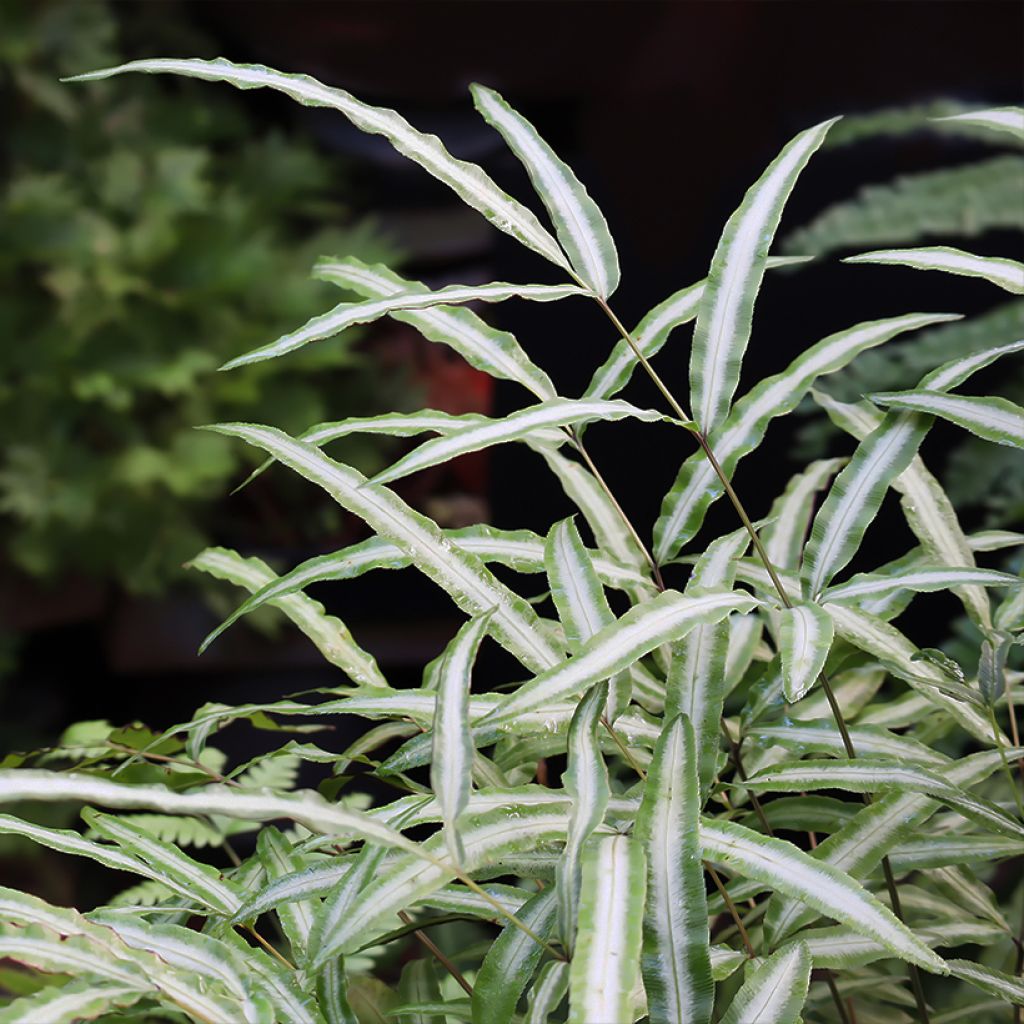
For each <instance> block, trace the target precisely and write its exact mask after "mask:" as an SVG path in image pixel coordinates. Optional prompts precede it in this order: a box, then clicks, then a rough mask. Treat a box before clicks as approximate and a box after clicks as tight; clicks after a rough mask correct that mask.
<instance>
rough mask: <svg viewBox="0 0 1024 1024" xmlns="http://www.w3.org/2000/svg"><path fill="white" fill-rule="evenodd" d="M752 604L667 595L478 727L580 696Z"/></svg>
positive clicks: (747, 599)
mask: <svg viewBox="0 0 1024 1024" xmlns="http://www.w3.org/2000/svg"><path fill="white" fill-rule="evenodd" d="M756 604H757V601H756V599H755V598H753V597H751V596H750V595H749V594H744V593H741V592H737V591H732V590H713V591H708V592H706V593H702V594H700V595H695V596H692V597H686V596H684V595H682V594H679V593H677V592H675V591H671V590H669V591H665V593H663V594H660V595H658V596H657V597H655V598H652V599H651V600H650V601H646V602H645V603H644V604H642V605H639V606H638V607H635V608H631V609H630V610H629V611H628V612H626V613H625V615H623V616H622V618H620V619H618V620H617V621H616V622H615V623H614V624H612V625H611V626H606V627H605V628H604V629H602V630H601V631H600V632H599V633H597V634H596V635H595V636H594V637H593V638H592V639H591V640H589V641H588V642H587V643H586V644H584V646H583V647H582V648H581V650H580V652H579V654H577V655H576V656H575V657H574V658H572V659H571V660H570V661H568V662H564V663H563V664H561V665H557V666H555V667H554V668H552V669H549V670H548V671H546V672H543V673H542V674H540V675H539V676H536V677H534V678H533V679H531V680H529V681H528V682H526V683H523V684H522V685H521V686H520V687H519V688H518V689H517V690H516V691H515V692H513V693H512V694H510V695H509V696H508V697H506V698H504V700H502V702H501V703H500V704H499V705H498V706H497V707H496V708H495V709H494V710H493V711H492V712H491V713H490V714H489V715H487V716H485V718H483V719H482V720H481V724H484V725H490V726H496V725H500V724H502V723H505V722H508V721H511V720H513V719H514V718H515V717H516V716H517V715H520V714H523V713H525V712H527V711H532V710H534V709H537V708H542V707H544V706H545V705H547V704H551V703H554V702H556V701H559V700H563V699H565V698H566V697H569V696H572V695H573V694H578V693H580V692H582V691H583V690H585V689H587V688H588V687H589V686H592V685H593V684H594V683H596V682H598V681H600V680H602V679H608V678H609V677H610V676H612V675H614V674H615V673H616V672H621V671H622V670H623V669H625V668H628V667H629V666H630V665H631V664H632V663H633V662H635V661H638V660H639V659H640V658H642V657H643V656H644V655H645V654H649V653H650V652H651V651H653V650H654V649H655V648H656V647H659V646H661V644H664V643H669V642H671V641H672V640H679V639H681V638H682V637H683V636H685V635H686V634H687V633H688V632H689V631H690V630H691V629H693V628H694V627H695V626H697V625H700V624H701V623H705V622H717V621H719V620H720V619H723V618H725V616H727V615H728V614H729V612H733V611H741V612H746V611H750V610H751V609H752V608H753V607H755V605H756Z"/></svg>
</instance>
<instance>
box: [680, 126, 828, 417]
mask: <svg viewBox="0 0 1024 1024" xmlns="http://www.w3.org/2000/svg"><path fill="white" fill-rule="evenodd" d="M835 120H838V119H833V120H831V121H825V122H824V123H822V124H819V125H816V126H815V127H814V128H809V129H807V130H806V131H804V132H801V133H800V134H799V135H797V136H796V138H795V139H793V140H792V141H791V142H790V143H789V144H788V145H787V146H786V147H785V148H784V149H783V150H782V152H781V153H780V154H779V155H778V157H776V158H775V160H774V161H772V163H771V164H770V165H769V167H768V169H767V170H766V171H765V172H764V174H763V175H762V176H761V178H760V179H759V180H758V181H757V183H756V184H755V185H753V187H752V188H751V189H750V190H749V191H748V192H747V194H746V195H745V196H744V198H743V202H742V203H741V204H740V206H739V208H738V209H737V210H736V212H735V213H734V214H733V215H732V216H731V217H730V218H729V221H728V223H727V224H726V226H725V230H724V232H723V233H722V238H721V240H720V241H719V243H718V248H717V249H716V250H715V255H714V258H713V259H712V261H711V269H710V270H709V271H708V278H707V285H706V286H705V289H704V295H703V296H702V298H701V303H700V307H699V310H698V313H697V326H696V328H695V330H694V336H693V347H692V349H691V352H690V408H691V410H692V416H693V418H694V419H695V420H696V421H697V424H698V426H699V427H700V429H701V430H702V431H703V433H704V434H705V435H708V434H710V433H711V432H712V431H713V430H714V429H715V428H716V427H717V426H718V425H719V424H720V423H721V422H722V420H724V419H725V417H726V415H727V413H728V412H729V406H730V404H731V402H732V397H733V394H734V392H735V391H736V385H737V384H738V383H739V376H740V364H741V363H742V360H743V355H744V352H745V351H746V348H747V343H748V342H749V340H750V328H751V321H752V319H753V313H754V300H755V299H756V297H757V293H758V291H759V289H760V287H761V279H762V277H763V276H764V270H765V263H766V261H767V258H768V249H769V247H770V246H771V242H772V238H773V237H774V235H775V229H776V228H777V227H778V224H779V220H780V218H781V217H782V208H783V206H784V205H785V203H786V200H787V199H788V198H789V194H790V192H791V191H792V190H793V186H794V185H795V184H796V179H797V177H798V176H799V174H800V172H801V171H802V170H803V169H804V167H805V166H806V164H807V161H808V160H809V159H810V158H811V156H812V155H813V153H814V151H815V150H816V149H817V148H818V147H819V146H820V145H821V143H822V142H823V141H824V139H825V135H826V133H827V132H828V130H829V128H831V126H832V125H833V124H834V123H835Z"/></svg>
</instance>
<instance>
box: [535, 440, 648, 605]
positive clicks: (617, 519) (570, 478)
mask: <svg viewBox="0 0 1024 1024" xmlns="http://www.w3.org/2000/svg"><path fill="white" fill-rule="evenodd" d="M534 449H535V451H537V453H538V454H539V455H541V456H542V457H543V459H544V461H545V462H546V463H547V465H548V468H549V469H550V470H551V472H552V473H554V475H555V476H556V477H557V478H558V480H559V483H561V485H562V489H563V490H564V491H565V493H566V495H568V497H569V498H571V499H572V501H573V502H575V504H576V507H577V508H578V509H579V510H580V511H581V512H582V513H583V516H584V518H585V519H586V520H587V525H588V526H589V527H590V529H591V532H592V533H593V534H594V539H595V541H596V542H597V547H598V548H599V549H600V550H601V551H603V552H604V553H605V554H606V555H608V556H610V557H611V558H613V559H615V561H617V562H621V563H622V564H623V565H625V566H628V567H629V568H631V569H635V570H637V571H638V572H646V571H647V569H648V565H647V559H646V556H645V554H644V552H643V550H642V549H641V548H640V546H639V545H638V544H637V542H636V540H635V539H634V538H633V536H632V534H630V532H629V530H628V529H627V528H626V526H625V524H624V523H623V521H622V516H620V515H619V513H618V511H617V510H616V508H615V506H614V505H613V504H612V502H611V500H610V499H609V497H608V495H607V494H606V493H605V492H604V490H603V489H602V488H601V485H600V484H599V483H598V482H597V480H596V479H595V478H594V476H593V474H591V473H590V472H589V471H588V470H587V469H585V468H584V467H583V466H581V465H580V464H579V463H578V462H573V461H572V460H571V459H568V458H566V457H565V456H564V455H562V454H561V453H560V452H557V451H555V449H554V448H552V447H550V446H548V445H535V446H534ZM648 589H650V588H648Z"/></svg>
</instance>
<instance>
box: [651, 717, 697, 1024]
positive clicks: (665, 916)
mask: <svg viewBox="0 0 1024 1024" xmlns="http://www.w3.org/2000/svg"><path fill="white" fill-rule="evenodd" d="M698 753H699V752H698V749H697V746H696V740H695V738H694V735H693V729H692V727H691V726H690V723H689V720H688V719H687V718H685V717H683V716H681V715H680V716H677V717H676V718H673V719H671V720H670V721H669V722H668V723H667V725H666V727H665V729H664V731H663V732H662V734H661V737H660V738H659V740H658V745H657V747H656V748H655V751H654V759H653V761H652V762H651V765H650V768H649V770H648V773H647V782H646V784H645V786H644V796H643V801H642V802H641V804H640V809H639V811H638V812H637V818H636V825H635V827H634V831H633V834H634V836H635V838H636V841H637V842H638V843H640V844H641V845H642V847H643V849H644V852H645V854H646V860H647V902H646V904H645V907H644V939H643V957H642V972H643V981H644V988H645V990H646V992H647V1006H648V1013H649V1014H650V1016H651V1019H652V1020H666V1021H676V1020H678V1021H688V1022H690V1024H707V1022H709V1021H710V1020H711V1011H712V1009H713V1007H714V997H715V986H714V982H713V980H712V975H711V961H710V959H709V956H708V946H709V943H710V939H709V934H708V907H707V897H706V895H705V890H704V870H703V867H702V864H701V859H700V856H701V853H700V839H699V831H700V789H699V785H698V778H697V758H698Z"/></svg>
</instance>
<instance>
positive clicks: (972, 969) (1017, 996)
mask: <svg viewBox="0 0 1024 1024" xmlns="http://www.w3.org/2000/svg"><path fill="white" fill-rule="evenodd" d="M948 963H949V973H950V974H952V975H953V977H954V978H960V979H961V980H962V981H967V982H970V983H971V984H972V985H974V986H976V987H977V988H980V989H981V990H982V991H983V992H989V993H991V994H992V995H994V996H999V998H1000V999H1006V1000H1008V1001H1009V1002H1011V1003H1015V1004H1016V1005H1017V1006H1024V982H1022V981H1021V979H1020V978H1015V977H1014V976H1013V975H1012V974H1004V973H1003V972H1002V971H996V970H994V969H993V968H991V967H986V966H985V965H984V964H979V963H975V962H972V961H970V960H950V961H948Z"/></svg>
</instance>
